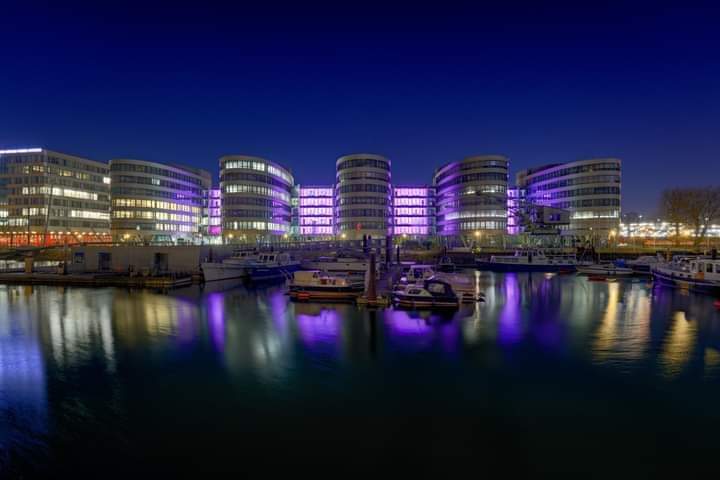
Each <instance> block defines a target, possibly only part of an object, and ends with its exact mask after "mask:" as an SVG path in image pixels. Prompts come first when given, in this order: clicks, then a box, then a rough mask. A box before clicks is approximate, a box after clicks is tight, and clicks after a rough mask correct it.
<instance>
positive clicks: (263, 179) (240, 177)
mask: <svg viewBox="0 0 720 480" xmlns="http://www.w3.org/2000/svg"><path fill="white" fill-rule="evenodd" d="M239 181H245V182H257V183H265V184H267V185H275V186H276V187H278V188H281V189H283V190H285V191H287V192H292V186H291V185H290V184H288V183H286V182H283V181H280V180H278V179H277V178H273V177H271V176H270V175H264V174H262V173H249V172H228V173H223V174H222V175H220V182H222V183H227V182H239Z"/></svg>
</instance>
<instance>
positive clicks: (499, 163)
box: [435, 160, 508, 183]
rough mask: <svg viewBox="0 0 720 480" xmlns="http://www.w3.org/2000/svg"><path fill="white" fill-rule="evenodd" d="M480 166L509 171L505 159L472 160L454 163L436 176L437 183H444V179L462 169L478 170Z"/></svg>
mask: <svg viewBox="0 0 720 480" xmlns="http://www.w3.org/2000/svg"><path fill="white" fill-rule="evenodd" d="M480 168H493V169H497V168H499V169H503V170H505V171H507V169H508V162H507V161H505V160H471V161H467V162H458V163H456V164H453V165H451V166H450V168H448V169H447V170H445V171H444V172H443V173H441V174H439V175H438V176H436V177H435V183H442V180H443V179H445V178H447V177H449V176H451V175H454V174H456V173H457V172H460V171H467V170H476V169H480Z"/></svg>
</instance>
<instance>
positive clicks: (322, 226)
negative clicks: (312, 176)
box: [297, 185, 335, 239]
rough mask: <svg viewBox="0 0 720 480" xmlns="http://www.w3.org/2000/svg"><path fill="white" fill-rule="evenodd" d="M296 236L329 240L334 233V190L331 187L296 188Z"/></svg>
mask: <svg viewBox="0 0 720 480" xmlns="http://www.w3.org/2000/svg"><path fill="white" fill-rule="evenodd" d="M297 193H298V199H297V204H298V205H297V209H298V210H297V211H298V232H297V233H298V234H299V235H300V236H301V237H308V238H310V239H319V238H329V237H332V236H333V235H334V233H335V221H334V216H335V189H334V188H333V186H332V185H300V186H298V187H297Z"/></svg>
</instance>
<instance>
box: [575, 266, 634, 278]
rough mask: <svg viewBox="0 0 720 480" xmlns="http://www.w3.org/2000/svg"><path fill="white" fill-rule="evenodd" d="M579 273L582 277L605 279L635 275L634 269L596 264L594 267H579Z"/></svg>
mask: <svg viewBox="0 0 720 480" xmlns="http://www.w3.org/2000/svg"><path fill="white" fill-rule="evenodd" d="M577 271H578V273H579V274H581V275H588V276H590V277H595V278H598V277H600V278H605V277H614V278H617V277H629V276H631V275H634V274H635V272H633V269H632V268H627V267H618V266H617V265H615V264H614V263H596V264H594V265H579V266H578V267H577Z"/></svg>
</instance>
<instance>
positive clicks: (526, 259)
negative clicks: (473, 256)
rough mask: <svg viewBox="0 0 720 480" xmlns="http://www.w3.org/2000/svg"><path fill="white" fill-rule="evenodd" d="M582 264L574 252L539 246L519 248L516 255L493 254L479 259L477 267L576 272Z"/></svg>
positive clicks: (483, 268)
mask: <svg viewBox="0 0 720 480" xmlns="http://www.w3.org/2000/svg"><path fill="white" fill-rule="evenodd" d="M578 265H580V262H578V260H577V258H576V257H575V255H573V254H567V253H557V254H552V253H546V252H545V251H544V250H542V249H539V248H530V249H523V250H518V251H516V252H515V254H514V255H493V256H492V257H490V260H485V261H483V260H478V261H477V262H476V266H477V268H479V269H480V270H490V271H493V272H563V271H567V272H574V271H575V270H576V268H577V267H578Z"/></svg>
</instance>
